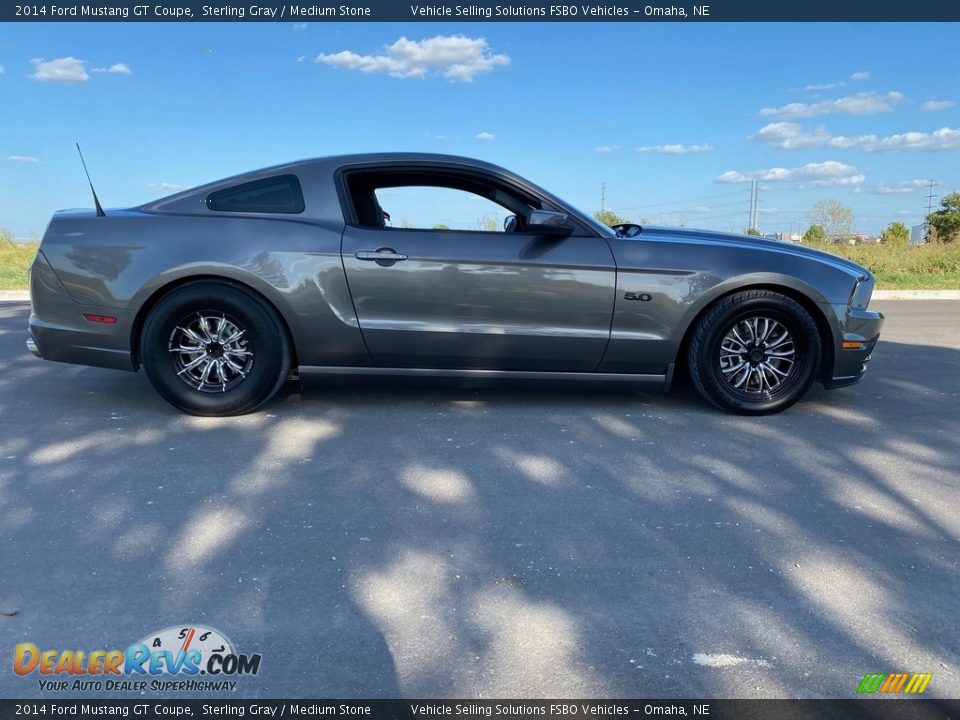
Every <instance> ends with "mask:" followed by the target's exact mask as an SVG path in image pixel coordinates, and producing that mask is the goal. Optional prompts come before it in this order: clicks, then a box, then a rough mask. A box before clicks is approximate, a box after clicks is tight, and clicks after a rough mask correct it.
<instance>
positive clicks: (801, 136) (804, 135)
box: [750, 122, 960, 152]
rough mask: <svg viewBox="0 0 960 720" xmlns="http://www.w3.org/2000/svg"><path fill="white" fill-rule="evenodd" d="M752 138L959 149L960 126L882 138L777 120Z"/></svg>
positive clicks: (787, 146)
mask: <svg viewBox="0 0 960 720" xmlns="http://www.w3.org/2000/svg"><path fill="white" fill-rule="evenodd" d="M750 139H751V140H758V141H760V142H765V143H768V144H770V145H772V146H773V147H776V148H779V149H781V150H797V149H802V148H811V147H831V148H839V149H842V150H846V149H850V148H856V149H858V150H864V151H866V152H882V151H885V150H934V151H936V150H957V149H960V129H954V128H949V127H942V128H940V129H939V130H935V131H933V132H915V131H914V132H905V133H900V134H897V135H890V136H888V137H884V138H880V137H877V136H876V135H873V134H870V135H855V136H852V137H851V136H846V135H831V134H830V133H829V132H828V131H827V129H826V128H823V127H818V128H814V129H813V130H804V129H803V127H801V126H800V125H798V124H797V123H792V122H776V123H770V124H769V125H764V126H763V127H762V128H760V129H759V130H757V132H755V133H754V134H753V135H751V136H750Z"/></svg>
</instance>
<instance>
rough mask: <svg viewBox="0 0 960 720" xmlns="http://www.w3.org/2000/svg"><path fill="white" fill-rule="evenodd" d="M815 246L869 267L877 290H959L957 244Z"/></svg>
mask: <svg viewBox="0 0 960 720" xmlns="http://www.w3.org/2000/svg"><path fill="white" fill-rule="evenodd" d="M817 247H818V248H819V249H820V250H826V251H827V252H830V253H834V254H835V255H840V256H842V257H845V258H848V259H850V260H853V261H854V262H855V263H859V264H860V265H863V266H864V267H865V268H867V269H869V270H870V272H872V273H873V274H874V275H875V276H876V278H877V288H878V289H880V290H960V243H949V244H938V243H932V244H929V245H902V246H899V247H898V246H896V245H818V246H817Z"/></svg>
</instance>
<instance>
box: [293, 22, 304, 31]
mask: <svg viewBox="0 0 960 720" xmlns="http://www.w3.org/2000/svg"><path fill="white" fill-rule="evenodd" d="M293 29H294V30H306V29H307V24H306V23H294V24H293Z"/></svg>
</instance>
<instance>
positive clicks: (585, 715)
mask: <svg viewBox="0 0 960 720" xmlns="http://www.w3.org/2000/svg"><path fill="white" fill-rule="evenodd" d="M54 717H63V718H96V717H127V718H217V717H221V718H222V717H233V718H237V717H242V718H248V717H255V718H261V717H265V718H280V717H283V718H317V717H336V718H340V719H341V720H361V719H369V720H425V719H427V720H428V719H430V718H450V719H451V720H453V719H456V720H482V719H485V718H491V719H493V718H500V719H505V720H531V719H535V718H536V719H544V720H585V719H589V720H598V719H600V718H623V719H626V718H650V717H657V718H660V717H686V718H690V717H696V718H710V719H712V720H807V719H810V720H815V719H816V720H821V719H822V720H934V719H936V720H948V719H949V718H958V717H960V700H904V699H896V698H889V699H872V700H147V699H140V700H23V701H20V700H0V720H11V719H13V718H54Z"/></svg>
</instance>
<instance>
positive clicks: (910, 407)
mask: <svg viewBox="0 0 960 720" xmlns="http://www.w3.org/2000/svg"><path fill="white" fill-rule="evenodd" d="M24 321H25V313H24V312H23V308H22V306H11V305H0V430H2V434H0V531H2V537H3V539H4V551H3V562H2V563H0V611H2V610H5V609H11V610H16V611H17V614H16V615H15V616H14V617H9V618H0V633H2V636H3V638H4V641H3V647H4V648H8V649H9V648H10V647H11V646H12V644H14V643H17V642H27V641H29V642H34V643H37V644H38V645H41V646H43V647H45V648H64V647H70V648H90V649H95V648H113V647H125V646H126V645H127V644H129V643H131V642H134V641H136V640H138V639H140V638H141V637H143V636H145V635H146V634H148V633H149V632H151V631H154V630H157V629H160V628H163V627H167V626H170V625H178V624H185V623H196V624H208V625H210V626H212V627H214V628H217V629H220V630H222V631H223V632H225V633H226V634H227V635H228V636H229V637H231V638H232V639H233V640H234V641H235V643H236V644H237V645H238V647H239V648H240V649H241V651H243V652H260V653H261V654H262V655H263V665H262V668H263V669H262V671H261V673H260V675H258V676H257V677H256V678H241V679H239V680H238V690H237V693H236V695H238V696H243V697H246V696H251V697H252V696H262V697H266V696H273V697H276V696H301V697H302V696H312V697H399V696H408V697H547V696H550V697H568V698H569V697H590V696H595V697H601V696H606V697H611V696H621V697H627V696H632V697H661V698H669V697H689V696H700V697H851V696H852V695H853V690H854V689H855V688H856V685H857V683H858V682H859V680H860V678H861V677H862V676H863V674H864V673H865V672H888V671H890V672H892V671H908V672H914V671H915V672H933V673H934V681H933V682H932V683H931V686H930V689H929V690H928V693H927V694H928V695H934V696H941V697H946V696H956V695H958V694H960V676H958V673H957V666H958V662H960V657H958V651H957V649H956V642H955V638H956V637H957V631H958V629H960V627H958V619H957V613H956V601H957V597H960V583H958V579H957V578H958V574H957V570H958V558H960V547H958V545H960V517H958V514H957V512H956V511H957V507H958V496H957V487H958V480H960V472H958V467H957V458H958V457H960V412H958V402H957V399H958V397H960V351H958V350H957V349H953V348H944V347H934V346H923V345H907V344H902V343H897V342H884V343H883V345H882V347H881V351H878V353H877V359H876V360H875V361H874V364H873V366H872V367H871V370H870V372H869V373H868V377H867V379H866V380H865V381H864V382H863V383H862V384H861V385H860V386H857V387H856V388H851V389H847V390H840V391H835V392H829V393H827V392H825V391H823V390H822V389H817V390H815V391H813V392H811V393H810V395H808V397H807V398H806V399H805V400H804V401H803V402H801V403H800V404H799V405H797V406H796V407H795V408H794V409H792V410H791V411H789V412H787V413H785V414H782V415H777V416H772V417H765V418H741V417H734V416H729V415H723V414H720V413H718V412H716V411H714V410H712V409H710V408H708V407H707V406H705V405H704V404H703V403H702V402H701V401H700V400H699V399H698V398H697V397H696V396H695V395H694V394H693V393H692V392H691V391H690V390H689V389H681V390H680V391H679V392H677V393H674V394H671V395H664V396H655V395H649V396H648V395H641V394H637V393H633V392H624V391H622V390H620V391H575V392H574V391H570V390H569V389H566V388H552V389H517V388H511V389H483V390H473V389H461V388H450V387H436V386H430V387H410V388H397V387H390V386H386V387H384V386H370V385H353V386H339V387H325V388H317V389H307V390H305V391H304V392H303V394H300V393H295V392H289V391H288V392H286V393H284V394H283V395H282V396H281V397H280V398H278V399H277V400H276V401H274V402H272V403H271V404H270V405H269V406H268V407H267V408H266V409H264V410H262V411H261V412H259V413H257V414H255V415H250V416H245V417H241V418H229V419H209V418H189V417H185V416H182V415H180V414H178V413H177V412H176V411H174V410H173V409H171V408H169V407H168V406H166V405H165V404H164V403H163V402H162V401H161V400H160V399H159V398H158V397H157V396H156V395H155V394H154V393H153V391H152V389H151V388H150V386H149V384H148V383H147V381H146V379H145V378H144V377H143V376H142V374H141V375H134V374H124V373H115V372H109V371H101V370H97V369H90V368H79V367H71V366H66V365H58V364H54V363H44V362H41V361H39V360H36V359H34V358H31V357H29V356H26V355H25V353H24V352H23V351H22V328H23V322H24ZM14 336H15V340H14V339H12V338H14ZM920 367H922V368H924V370H923V371H922V372H920V371H918V368H920ZM7 651H8V650H5V651H4V652H7ZM39 694H40V691H39V690H38V687H37V685H36V677H35V676H33V677H31V678H28V679H21V678H17V677H14V676H13V675H12V673H4V674H2V675H0V695H3V696H18V697H27V696H36V695H39ZM104 694H105V695H109V693H104Z"/></svg>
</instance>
